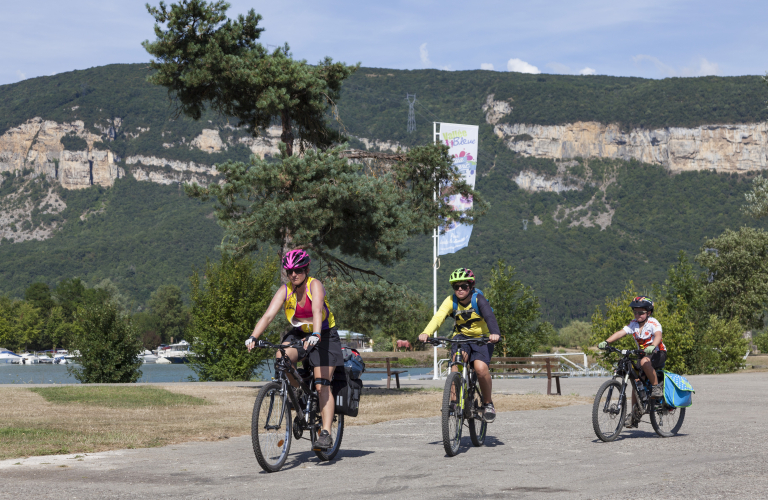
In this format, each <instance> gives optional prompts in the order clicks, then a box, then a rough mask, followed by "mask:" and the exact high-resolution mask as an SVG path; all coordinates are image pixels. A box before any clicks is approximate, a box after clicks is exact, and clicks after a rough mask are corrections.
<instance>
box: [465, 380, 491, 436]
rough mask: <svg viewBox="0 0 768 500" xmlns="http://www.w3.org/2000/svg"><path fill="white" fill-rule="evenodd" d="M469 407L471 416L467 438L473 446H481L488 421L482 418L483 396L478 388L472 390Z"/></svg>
mask: <svg viewBox="0 0 768 500" xmlns="http://www.w3.org/2000/svg"><path fill="white" fill-rule="evenodd" d="M473 393H474V395H473V396H472V401H471V404H472V406H471V408H472V416H471V418H470V419H469V421H468V423H469V439H471V440H472V444H473V445H475V446H483V443H484V442H485V432H486V430H487V429H488V423H487V422H486V421H485V420H484V419H483V396H482V394H480V390H479V389H475V390H474V391H473Z"/></svg>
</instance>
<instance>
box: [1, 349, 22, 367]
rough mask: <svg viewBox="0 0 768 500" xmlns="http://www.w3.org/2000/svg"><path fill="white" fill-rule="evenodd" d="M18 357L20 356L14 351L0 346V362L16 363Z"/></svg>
mask: <svg viewBox="0 0 768 500" xmlns="http://www.w3.org/2000/svg"><path fill="white" fill-rule="evenodd" d="M19 359H21V356H19V355H18V354H16V353H15V352H11V351H9V350H7V349H3V348H2V347H0V364H4V363H8V364H11V363H18V362H19Z"/></svg>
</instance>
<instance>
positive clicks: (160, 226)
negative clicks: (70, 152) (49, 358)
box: [0, 177, 222, 305]
mask: <svg viewBox="0 0 768 500" xmlns="http://www.w3.org/2000/svg"><path fill="white" fill-rule="evenodd" d="M60 194H61V196H62V198H63V199H64V201H65V202H66V204H67V208H66V210H64V211H63V212H62V213H61V214H59V216H58V218H59V219H63V220H66V222H65V223H64V224H63V227H62V229H61V230H60V231H59V232H57V233H55V235H54V236H53V237H52V238H50V239H47V240H44V241H25V242H23V243H15V244H7V243H4V244H1V245H0V284H1V285H0V286H1V287H2V288H0V289H1V290H2V291H3V292H5V293H8V294H10V295H11V296H16V297H23V296H24V290H25V289H26V287H27V286H29V285H30V284H31V283H33V282H35V281H43V282H45V283H48V284H49V285H51V286H54V285H55V284H56V283H58V282H59V281H60V280H62V279H68V278H72V277H79V278H81V279H83V280H85V281H86V282H87V283H89V284H91V285H95V284H97V283H99V282H100V281H101V280H103V279H105V278H109V279H111V280H112V281H113V282H114V283H115V284H116V285H117V286H118V288H119V289H120V291H121V293H123V294H124V295H126V296H127V297H128V298H129V299H130V300H132V301H134V303H135V304H136V305H141V304H144V303H145V302H146V300H147V299H148V298H149V295H150V293H152V292H153V291H154V290H155V289H157V287H159V286H160V285H178V286H180V287H181V288H182V289H183V290H188V289H189V276H191V274H192V270H193V268H196V269H202V268H203V266H204V264H205V259H206V258H214V259H216V258H218V252H217V251H216V250H215V247H216V245H218V244H219V242H220V241H221V237H222V230H221V228H219V226H218V225H217V224H216V222H215V220H214V219H213V218H212V217H211V215H212V212H213V208H212V206H211V205H210V204H203V203H200V202H198V201H196V200H190V199H188V198H187V197H186V196H185V195H184V193H183V192H180V191H179V190H178V188H177V187H168V186H161V185H157V184H153V183H149V182H137V181H135V180H133V179H132V178H130V177H129V178H125V179H120V180H118V181H116V183H115V185H114V186H113V187H112V188H109V189H105V188H102V187H98V186H94V187H91V188H88V189H83V190H77V191H75V190H72V191H67V190H63V189H61V190H60Z"/></svg>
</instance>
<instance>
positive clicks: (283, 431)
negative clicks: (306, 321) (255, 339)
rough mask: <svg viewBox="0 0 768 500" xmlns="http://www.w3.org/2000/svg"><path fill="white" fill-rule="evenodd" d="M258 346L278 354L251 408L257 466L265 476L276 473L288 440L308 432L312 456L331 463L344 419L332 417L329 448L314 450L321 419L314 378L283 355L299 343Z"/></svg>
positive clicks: (287, 447)
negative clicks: (272, 371)
mask: <svg viewBox="0 0 768 500" xmlns="http://www.w3.org/2000/svg"><path fill="white" fill-rule="evenodd" d="M262 344H264V345H262V346H261V347H263V348H266V349H269V348H271V349H277V350H278V351H280V353H281V357H279V358H276V359H275V376H274V378H273V379H272V381H271V382H269V383H268V384H266V385H264V386H263V387H262V388H261V390H259V394H258V395H257V396H256V402H255V403H254V404H253V416H252V418H251V441H252V443H253V453H254V454H255V455H256V460H257V461H258V462H259V465H261V468H262V469H264V470H265V471H267V472H277V471H279V470H280V468H281V467H282V466H283V465H284V464H285V460H286V459H287V458H288V452H289V451H290V449H291V439H292V438H294V437H295V438H296V439H301V438H302V437H303V435H304V431H309V440H310V443H311V444H312V450H313V451H314V452H315V455H317V457H318V458H319V459H320V460H323V461H328V460H333V458H334V457H335V456H336V454H337V453H338V452H339V447H340V446H341V438H342V437H343V435H344V415H338V414H336V415H334V416H333V424H332V425H331V440H332V442H333V445H332V446H331V447H330V448H328V449H327V450H323V449H319V448H315V440H316V439H317V435H318V434H319V433H320V431H321V430H322V417H321V415H320V410H319V406H320V398H319V395H318V393H317V390H315V384H314V376H313V375H312V372H311V370H310V371H309V372H307V371H306V370H297V369H296V368H295V367H294V366H293V363H291V360H290V359H289V358H288V356H287V355H286V353H285V350H286V349H288V348H291V347H293V348H297V347H301V345H302V343H301V341H297V342H294V343H292V344H286V345H277V344H272V343H270V342H267V341H262ZM288 374H290V375H292V376H293V378H294V379H295V380H296V381H297V382H298V384H299V386H298V387H293V386H292V385H291V381H290V379H289V378H288ZM292 411H295V412H296V416H295V417H294V418H291V412H292Z"/></svg>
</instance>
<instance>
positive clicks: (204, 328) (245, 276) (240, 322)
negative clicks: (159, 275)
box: [188, 254, 279, 381]
mask: <svg viewBox="0 0 768 500" xmlns="http://www.w3.org/2000/svg"><path fill="white" fill-rule="evenodd" d="M277 272H278V265H277V259H270V260H267V261H264V263H263V264H262V265H261V266H258V267H257V266H256V265H255V263H254V261H253V260H252V259H251V258H249V257H243V258H240V259H235V258H232V257H230V256H228V255H226V254H224V255H222V257H221V262H219V263H211V262H208V263H207V264H206V266H205V273H204V275H203V276H200V274H199V273H197V272H195V273H194V274H193V275H192V279H191V282H192V324H191V326H190V328H189V330H188V336H189V337H190V343H191V344H192V345H191V349H192V351H194V352H195V353H196V354H197V356H196V357H193V358H192V359H191V360H190V365H191V368H192V370H194V371H195V373H197V376H198V378H199V379H200V380H201V381H222V380H250V379H251V377H253V370H254V369H255V368H256V367H257V366H258V364H259V363H261V362H262V361H263V360H265V359H267V358H270V357H272V356H273V354H274V353H273V352H272V351H271V350H267V349H254V350H253V351H251V352H250V353H249V352H248V351H247V350H246V349H245V345H244V344H243V343H244V342H245V339H246V338H248V335H249V334H250V333H251V332H252V331H253V327H254V326H255V325H256V322H257V321H258V320H259V318H260V317H261V315H262V313H263V312H264V311H265V310H266V309H267V306H268V305H269V303H270V301H271V300H272V296H273V295H274V293H275V287H276V286H277V285H278V281H277V276H278V273H277ZM276 319H277V320H278V321H279V317H278V318H276ZM273 324H274V323H273ZM263 338H265V339H267V340H269V341H271V342H277V341H278V339H279V336H278V333H277V329H276V328H274V327H273V328H272V329H270V330H268V331H266V332H264V335H263Z"/></svg>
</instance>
